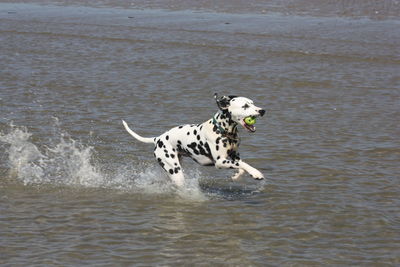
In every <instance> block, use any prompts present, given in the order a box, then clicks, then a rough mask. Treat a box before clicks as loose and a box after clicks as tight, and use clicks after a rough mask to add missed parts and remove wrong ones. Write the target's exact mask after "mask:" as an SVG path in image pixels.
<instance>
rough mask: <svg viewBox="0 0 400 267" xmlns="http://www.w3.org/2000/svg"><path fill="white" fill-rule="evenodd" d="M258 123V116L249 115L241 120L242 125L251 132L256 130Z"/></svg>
mask: <svg viewBox="0 0 400 267" xmlns="http://www.w3.org/2000/svg"><path fill="white" fill-rule="evenodd" d="M255 123H256V117H254V116H252V117H248V118H244V119H242V120H241V124H242V126H243V127H244V128H245V129H246V130H247V131H249V132H251V133H254V132H255V131H256V127H255V126H254V124H255Z"/></svg>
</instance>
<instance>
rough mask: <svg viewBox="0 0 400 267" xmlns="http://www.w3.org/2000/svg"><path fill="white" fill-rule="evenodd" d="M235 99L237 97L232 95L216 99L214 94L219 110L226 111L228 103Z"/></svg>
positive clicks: (216, 95)
mask: <svg viewBox="0 0 400 267" xmlns="http://www.w3.org/2000/svg"><path fill="white" fill-rule="evenodd" d="M235 97H237V96H234V95H229V96H225V95H224V96H221V97H218V94H217V93H215V94H214V98H215V101H216V102H217V106H218V107H219V109H220V110H226V109H228V107H229V105H230V101H231V100H232V99H233V98H235Z"/></svg>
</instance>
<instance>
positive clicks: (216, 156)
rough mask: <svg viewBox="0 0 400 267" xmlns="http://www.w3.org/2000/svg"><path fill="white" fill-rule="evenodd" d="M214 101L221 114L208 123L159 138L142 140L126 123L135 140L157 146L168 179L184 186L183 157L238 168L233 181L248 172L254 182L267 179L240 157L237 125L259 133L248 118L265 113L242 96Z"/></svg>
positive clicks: (156, 150)
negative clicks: (181, 161) (181, 162)
mask: <svg viewBox="0 0 400 267" xmlns="http://www.w3.org/2000/svg"><path fill="white" fill-rule="evenodd" d="M214 98H215V100H216V102H217V106H218V107H219V111H218V112H217V113H216V114H215V115H214V116H213V117H212V118H211V119H209V120H208V121H206V122H204V123H201V124H186V125H180V126H177V127H174V128H172V129H170V130H169V131H167V132H165V133H163V134H162V135H160V136H158V137H151V138H147V137H142V136H140V135H138V134H137V133H135V132H134V131H132V130H131V129H130V128H129V127H128V125H127V123H126V122H125V121H124V120H122V123H123V125H124V127H125V129H126V131H128V133H130V134H131V135H132V136H133V137H134V138H136V139H137V140H139V141H141V142H144V143H153V144H154V146H155V147H154V156H155V157H156V159H157V161H158V163H159V164H160V165H161V167H162V168H163V169H164V170H165V171H166V172H167V174H168V176H169V177H170V178H171V179H172V180H173V181H174V182H175V184H176V185H177V186H178V187H180V186H183V185H184V182H185V178H184V175H183V171H182V168H181V164H180V160H181V157H182V156H188V157H191V158H192V159H193V160H194V161H196V162H197V163H199V164H200V165H203V166H215V167H216V168H217V169H221V168H224V169H228V168H230V169H237V173H236V174H234V175H233V177H232V179H233V180H236V179H238V178H239V177H240V176H241V175H242V174H243V173H244V172H245V171H246V172H248V173H249V174H250V175H251V176H252V177H253V178H254V179H264V176H263V174H262V173H261V172H260V171H258V170H257V169H255V168H253V167H252V166H250V165H249V164H247V163H245V162H244V161H242V160H241V159H240V157H239V153H238V147H239V143H240V139H239V137H238V129H237V126H238V125H239V124H240V125H242V126H243V127H244V128H245V129H246V130H248V131H249V132H255V130H256V128H255V127H254V125H250V124H254V123H250V124H249V123H247V122H246V121H248V120H246V118H251V119H252V120H253V121H254V122H255V118H257V117H259V116H263V115H264V114H265V110H264V109H261V108H259V107H257V106H255V105H254V103H253V101H252V100H250V99H248V98H245V97H238V96H222V97H218V95H217V94H215V95H214Z"/></svg>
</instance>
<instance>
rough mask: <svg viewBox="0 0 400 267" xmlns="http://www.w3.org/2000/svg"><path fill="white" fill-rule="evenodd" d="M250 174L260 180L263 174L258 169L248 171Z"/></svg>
mask: <svg viewBox="0 0 400 267" xmlns="http://www.w3.org/2000/svg"><path fill="white" fill-rule="evenodd" d="M250 175H251V177H253V178H254V179H256V180H262V179H264V175H263V174H262V173H261V172H260V171H258V170H253V171H252V172H251V173H250Z"/></svg>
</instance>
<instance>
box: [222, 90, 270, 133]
mask: <svg viewBox="0 0 400 267" xmlns="http://www.w3.org/2000/svg"><path fill="white" fill-rule="evenodd" d="M214 97H215V100H216V101H217V105H218V107H219V109H221V110H222V112H224V113H227V115H228V116H230V118H231V120H233V121H234V122H236V123H238V124H240V125H242V126H243V127H244V128H245V129H246V130H248V131H249V132H255V131H256V127H254V125H249V124H248V123H246V121H245V119H246V118H248V117H252V119H253V121H255V118H257V117H259V116H264V114H265V110H264V109H262V108H259V107H257V106H255V105H254V103H253V101H252V100H250V99H248V98H246V97H241V96H233V95H230V96H221V97H218V94H214Z"/></svg>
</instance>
